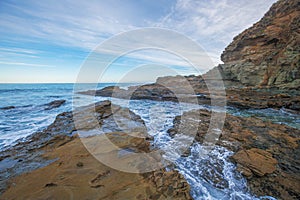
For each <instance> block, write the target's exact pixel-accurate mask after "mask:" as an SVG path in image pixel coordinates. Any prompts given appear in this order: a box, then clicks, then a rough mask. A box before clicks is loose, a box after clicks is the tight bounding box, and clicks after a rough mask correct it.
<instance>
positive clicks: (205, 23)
mask: <svg viewBox="0 0 300 200" xmlns="http://www.w3.org/2000/svg"><path fill="white" fill-rule="evenodd" d="M274 2H275V0H255V1H253V0H238V1H237V0H155V1H153V0H109V1H107V0H105V1H104V0H89V1H81V0H48V1H37V0H26V1H20V0H1V1H0V83H71V82H76V81H78V77H79V76H80V75H79V74H80V73H81V72H82V71H83V70H82V69H83V68H84V67H85V66H86V63H87V62H88V61H89V59H91V55H97V63H96V62H94V64H95V65H94V66H93V70H95V69H96V68H102V69H104V68H105V73H104V74H101V76H100V75H99V76H100V78H99V79H98V81H99V82H146V81H149V82H151V81H154V80H155V78H156V77H158V76H165V75H176V74H181V75H187V74H199V73H204V72H205V71H208V70H209V69H211V68H212V67H213V66H216V65H217V64H219V63H222V62H221V60H220V55H221V53H222V51H223V50H224V48H225V47H226V46H227V45H228V44H229V43H230V42H231V41H232V39H233V37H234V36H236V35H237V34H239V33H240V32H242V31H243V30H244V29H246V28H248V27H250V26H251V25H252V24H253V23H255V22H257V21H258V20H259V19H260V18H262V17H263V15H264V13H266V11H268V9H269V8H270V6H271V5H272V4H273V3H274ZM148 28H152V29H153V30H155V31H156V32H151V33H153V34H152V35H149V33H148V32H147V30H148ZM144 29H146V31H144V32H143V34H140V32H142V31H143V30H144ZM152 29H151V30H152ZM160 29H161V30H162V31H160ZM136 30H138V31H136ZM168 31H169V32H170V34H169V33H168ZM172 32H174V34H173V33H172ZM120 38H121V39H120ZM124 38H125V39H124ZM188 40H190V41H192V42H194V43H196V44H197V45H199V47H201V50H202V52H200V53H199V50H198V53H195V51H196V50H195V49H191V46H189V45H187V43H189V42H188ZM112 41H113V42H112ZM145 41H147V42H145ZM183 41H187V42H186V43H185V42H183ZM136 43H143V45H141V46H143V47H144V46H147V47H149V48H148V49H147V48H145V49H135V50H134V51H130V52H122V51H121V50H125V49H126V48H125V47H124V46H122V45H127V47H128V49H130V48H129V46H131V45H132V46H135V47H139V46H138V45H136ZM103 44H106V46H105V47H107V44H109V45H110V47H113V48H111V49H110V48H108V49H104V48H103V47H104V45H103ZM155 45H156V46H155ZM154 47H159V48H154ZM174 48H175V49H174ZM99 49H100V50H99ZM91 52H97V53H96V54H95V53H94V54H93V53H91ZM178 52H180V54H178ZM176 53H177V54H176ZM204 53H205V55H206V56H207V57H209V59H210V61H211V62H206V61H205V60H201V59H202V58H201V57H202V56H201V55H202V54H204ZM191 54H193V55H191ZM111 55H118V57H117V59H115V60H114V61H113V62H112V63H110V65H109V66H108V65H107V63H106V61H107V60H109V59H108V58H109V57H110V56H111ZM182 55H185V56H182ZM199 55H200V56H199ZM190 57H193V59H197V58H198V60H197V61H196V62H197V63H202V65H201V67H198V66H194V65H192V64H193V63H192V64H191V62H190V61H189V59H187V58H190ZM87 60H88V61H87ZM93 70H90V71H89V73H91V74H92V73H94V71H93ZM103 71H104V70H103ZM80 81H82V82H94V81H95V80H93V79H89V77H88V75H86V76H85V79H82V80H80Z"/></svg>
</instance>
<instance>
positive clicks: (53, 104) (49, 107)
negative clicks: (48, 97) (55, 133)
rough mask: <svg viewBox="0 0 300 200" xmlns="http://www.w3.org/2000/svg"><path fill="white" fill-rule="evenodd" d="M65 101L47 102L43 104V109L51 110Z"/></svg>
mask: <svg viewBox="0 0 300 200" xmlns="http://www.w3.org/2000/svg"><path fill="white" fill-rule="evenodd" d="M65 102H66V100H55V101H51V102H50V103H47V104H45V105H44V106H46V108H45V110H51V109H54V108H58V107H60V106H62V105H63V104H64V103H65Z"/></svg>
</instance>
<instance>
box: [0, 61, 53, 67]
mask: <svg viewBox="0 0 300 200" xmlns="http://www.w3.org/2000/svg"><path fill="white" fill-rule="evenodd" d="M0 64H3V65H15V66H26V67H54V66H51V65H44V64H34V63H22V62H5V61H0Z"/></svg>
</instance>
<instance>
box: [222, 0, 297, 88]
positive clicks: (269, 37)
mask: <svg viewBox="0 0 300 200" xmlns="http://www.w3.org/2000/svg"><path fill="white" fill-rule="evenodd" d="M299 7H300V1H299V0H279V1H278V2H276V3H275V4H274V5H273V6H272V7H271V8H270V10H269V11H268V12H267V13H266V14H265V15H264V17H263V18H262V19H261V20H260V21H259V22H257V23H255V24H254V25H253V26H252V27H250V28H248V29H246V30H245V31H243V32H242V33H241V34H239V35H238V36H236V37H235V38H234V39H233V42H232V43H231V44H230V45H229V46H228V47H226V48H225V50H224V52H223V53H222V55H221V59H222V61H223V62H224V65H220V66H219V70H220V71H221V72H222V74H223V76H224V79H225V80H228V81H230V82H232V84H230V86H234V85H235V84H236V83H239V84H241V85H243V86H278V87H285V88H299V87H300V54H299V53H300V37H299V34H300V31H299V26H300V10H299Z"/></svg>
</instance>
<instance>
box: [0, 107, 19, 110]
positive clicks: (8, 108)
mask: <svg viewBox="0 0 300 200" xmlns="http://www.w3.org/2000/svg"><path fill="white" fill-rule="evenodd" d="M14 108H16V107H15V106H6V107H1V108H0V110H10V109H14Z"/></svg>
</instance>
